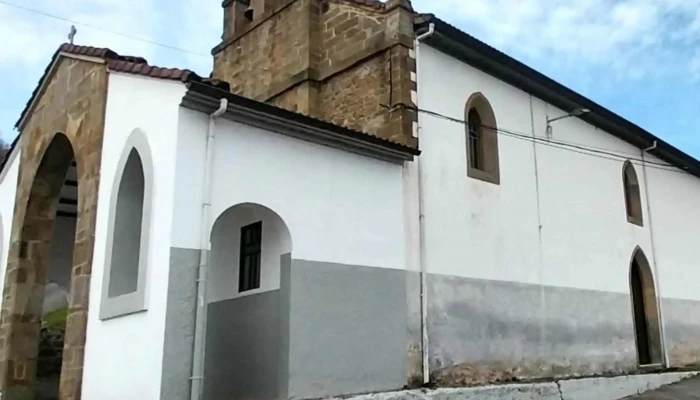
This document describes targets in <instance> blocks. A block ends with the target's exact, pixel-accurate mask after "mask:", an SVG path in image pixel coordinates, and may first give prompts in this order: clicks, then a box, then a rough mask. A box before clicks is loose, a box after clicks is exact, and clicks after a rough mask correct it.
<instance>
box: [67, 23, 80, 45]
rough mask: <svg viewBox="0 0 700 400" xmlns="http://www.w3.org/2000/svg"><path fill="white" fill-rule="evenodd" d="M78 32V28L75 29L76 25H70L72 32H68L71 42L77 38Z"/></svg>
mask: <svg viewBox="0 0 700 400" xmlns="http://www.w3.org/2000/svg"><path fill="white" fill-rule="evenodd" d="M76 33H78V30H77V29H75V25H71V26H70V33H69V34H68V40H70V44H73V39H75V34H76Z"/></svg>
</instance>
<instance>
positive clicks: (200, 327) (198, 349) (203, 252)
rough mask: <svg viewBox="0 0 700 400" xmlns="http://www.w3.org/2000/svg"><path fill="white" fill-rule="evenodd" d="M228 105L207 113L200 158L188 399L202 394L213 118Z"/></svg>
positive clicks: (212, 158)
mask: <svg viewBox="0 0 700 400" xmlns="http://www.w3.org/2000/svg"><path fill="white" fill-rule="evenodd" d="M227 108H228V100H227V99H225V98H222V99H221V102H220V103H219V108H218V109H217V110H216V111H214V112H213V113H212V114H211V115H209V128H208V129H207V152H206V156H205V158H204V189H203V192H202V220H201V225H200V227H199V234H200V238H199V247H200V253H199V254H200V256H199V268H198V273H197V308H196V309H195V329H194V348H193V350H192V377H191V378H190V380H191V381H192V385H191V387H190V388H191V390H190V399H191V400H200V399H201V397H202V380H203V378H204V345H205V344H204V336H205V332H206V325H207V266H208V265H207V264H208V260H209V257H208V249H209V218H210V215H209V214H210V211H211V210H210V209H211V171H212V164H213V161H214V142H215V139H216V130H215V126H216V123H215V120H216V119H217V118H218V117H220V116H221V115H223V114H224V113H225V112H226V109H227Z"/></svg>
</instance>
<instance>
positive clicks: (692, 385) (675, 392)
mask: <svg viewBox="0 0 700 400" xmlns="http://www.w3.org/2000/svg"><path fill="white" fill-rule="evenodd" d="M629 399H630V400H700V377H695V378H690V379H686V380H683V381H680V382H678V383H674V384H672V385H667V386H662V387H661V388H659V389H656V390H652V391H650V392H646V393H643V394H640V395H637V396H632V397H629Z"/></svg>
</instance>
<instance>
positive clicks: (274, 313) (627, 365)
mask: <svg viewBox="0 0 700 400" xmlns="http://www.w3.org/2000/svg"><path fill="white" fill-rule="evenodd" d="M198 259H199V251H198V250H186V249H175V248H174V249H171V265H170V276H169V281H170V283H169V290H168V311H167V316H166V337H165V349H164V350H165V352H164V357H163V381H162V395H161V398H163V399H169V400H170V399H174V400H186V399H189V390H190V389H189V388H190V381H189V378H190V374H191V373H190V365H191V354H192V345H193V341H192V335H193V332H194V307H195V304H196V297H195V296H196V269H197V264H198ZM281 265H282V267H281V269H282V271H281V288H280V290H278V291H273V292H267V293H263V294H258V295H252V296H247V297H243V298H239V299H236V300H229V301H224V302H221V303H214V304H212V305H211V306H210V310H209V316H208V330H207V353H206V357H207V359H206V366H205V368H206V373H205V397H204V398H205V399H207V400H210V399H217V398H221V396H225V397H224V398H246V399H252V400H277V399H289V398H319V397H325V396H334V395H335V396H337V395H344V394H355V393H364V392H375V391H384V390H394V389H400V388H402V387H403V386H404V385H406V384H407V382H408V381H410V380H411V379H413V378H415V375H416V373H417V372H420V365H419V364H417V363H418V362H419V361H420V357H419V355H420V347H419V345H420V310H419V306H420V298H419V295H420V286H419V284H418V283H419V276H418V275H417V274H415V273H406V272H405V271H398V270H389V269H383V268H374V267H363V266H354V265H341V264H330V263H319V262H310V261H304V260H294V259H291V257H290V256H289V255H286V256H283V257H282V260H281ZM427 282H428V335H429V343H430V349H429V350H430V367H431V371H433V372H434V374H433V377H432V378H433V379H435V380H437V381H438V383H439V384H442V385H464V384H470V385H471V384H478V383H487V382H495V381H503V380H509V379H512V378H514V377H518V378H541V377H551V376H572V375H600V374H606V373H610V374H615V375H621V374H625V373H627V372H629V371H633V370H636V369H637V359H636V348H635V337H634V327H633V322H632V309H631V304H630V297H629V295H628V294H619V293H607V292H597V291H588V290H577V289H570V288H556V287H542V286H539V285H527V284H518V283H509V282H499V281H486V280H478V279H468V278H460V277H454V276H443V275H432V274H429V275H428V277H427ZM662 313H663V317H664V321H665V339H666V349H667V352H668V354H669V360H670V364H671V366H687V365H692V364H697V363H698V362H699V361H700V318H698V317H697V316H698V315H700V302H696V301H685V300H677V299H664V300H663V301H662Z"/></svg>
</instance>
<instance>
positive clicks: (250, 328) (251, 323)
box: [203, 290, 282, 400]
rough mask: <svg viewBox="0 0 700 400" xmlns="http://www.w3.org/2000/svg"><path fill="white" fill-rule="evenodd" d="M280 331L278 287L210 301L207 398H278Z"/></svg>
mask: <svg viewBox="0 0 700 400" xmlns="http://www.w3.org/2000/svg"><path fill="white" fill-rule="evenodd" d="M280 333H281V330H280V291H279V290H274V291H270V292H264V293H260V294H254V295H249V296H244V297H240V298H236V299H231V300H224V301H220V302H216V303H210V304H209V307H208V311H207V335H206V351H205V356H204V378H205V379H204V394H203V398H204V399H207V400H218V399H246V400H275V399H278V398H279V397H278V395H279V388H278V382H279V379H278V377H279V373H280V369H281V368H282V366H281V365H280V351H281V349H280Z"/></svg>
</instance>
